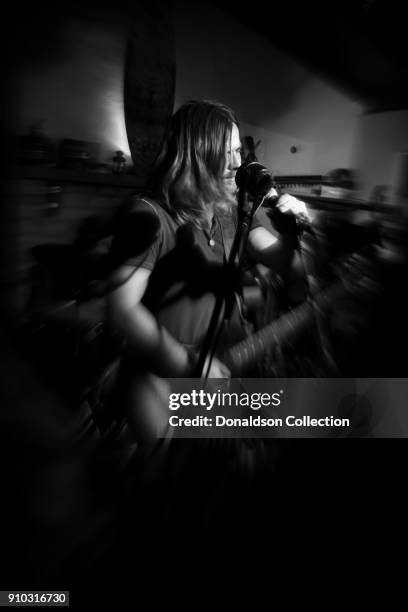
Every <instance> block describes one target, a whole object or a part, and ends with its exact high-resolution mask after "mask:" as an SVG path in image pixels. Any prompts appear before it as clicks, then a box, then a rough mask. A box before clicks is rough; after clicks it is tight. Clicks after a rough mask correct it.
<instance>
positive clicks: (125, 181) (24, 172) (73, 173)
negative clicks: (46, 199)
mask: <svg viewBox="0 0 408 612" xmlns="http://www.w3.org/2000/svg"><path fill="white" fill-rule="evenodd" d="M9 177H10V178H14V179H22V180H39V181H47V182H49V183H79V184H88V185H106V186H110V187H124V188H131V187H134V188H137V189H142V188H143V186H144V183H145V178H144V177H141V176H138V175H136V174H120V175H119V174H111V173H108V172H96V171H91V170H86V169H84V170H75V169H71V168H56V167H50V166H26V165H21V166H14V167H13V168H12V169H11V170H10V173H9Z"/></svg>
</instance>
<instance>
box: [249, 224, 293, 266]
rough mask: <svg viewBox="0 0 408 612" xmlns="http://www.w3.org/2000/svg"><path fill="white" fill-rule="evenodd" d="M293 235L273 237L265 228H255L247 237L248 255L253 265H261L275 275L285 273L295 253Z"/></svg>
mask: <svg viewBox="0 0 408 612" xmlns="http://www.w3.org/2000/svg"><path fill="white" fill-rule="evenodd" d="M295 246H296V238H295V236H294V235H293V234H290V233H287V234H279V235H275V234H273V233H272V232H270V231H268V230H267V229H266V228H265V227H256V228H255V229H253V230H251V231H250V233H249V236H248V247H247V248H248V253H249V255H250V257H251V258H252V259H253V260H254V261H255V263H260V264H263V265H264V266H267V267H268V268H271V269H272V270H274V272H276V273H280V272H283V271H285V270H286V269H287V268H288V267H289V265H290V263H291V261H292V259H293V255H294V252H295Z"/></svg>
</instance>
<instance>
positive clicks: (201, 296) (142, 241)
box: [111, 197, 260, 347]
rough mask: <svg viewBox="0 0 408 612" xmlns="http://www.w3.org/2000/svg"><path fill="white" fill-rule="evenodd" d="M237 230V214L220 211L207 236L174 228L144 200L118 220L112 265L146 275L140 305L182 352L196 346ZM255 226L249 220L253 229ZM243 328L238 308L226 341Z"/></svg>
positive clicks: (159, 208)
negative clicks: (185, 347)
mask: <svg viewBox="0 0 408 612" xmlns="http://www.w3.org/2000/svg"><path fill="white" fill-rule="evenodd" d="M236 225H237V211H236V210H234V211H233V212H232V213H231V214H228V213H225V212H222V211H220V212H218V213H217V214H216V216H215V219H214V223H213V227H212V230H211V232H204V231H203V230H200V229H198V228H197V227H195V226H194V225H193V224H192V223H185V224H182V225H181V224H178V223H177V222H176V221H175V220H174V218H173V217H172V216H171V215H170V214H169V213H168V212H167V211H166V210H165V209H164V208H163V207H162V206H160V205H159V204H158V203H157V202H155V201H154V200H152V199H151V198H144V197H143V198H139V197H138V198H134V199H133V201H132V202H131V203H130V204H128V205H126V206H125V207H123V208H122V209H121V211H120V212H119V214H118V216H117V220H116V225H115V234H114V239H113V243H112V249H111V258H112V262H113V265H114V266H119V265H121V264H126V265H131V266H134V268H135V269H137V268H140V267H141V268H146V269H148V270H151V272H152V273H151V276H150V279H149V283H148V287H147V290H146V293H145V295H144V297H143V304H144V305H145V306H146V307H147V308H148V309H149V310H150V311H151V312H152V313H153V314H154V315H155V317H156V318H157V320H158V322H159V323H160V324H161V325H164V326H165V327H166V328H167V330H168V331H169V332H170V333H171V334H172V335H173V336H174V337H175V338H176V339H177V340H178V341H179V342H181V343H182V344H184V345H185V346H188V347H197V346H199V345H200V343H201V342H202V340H203V338H204V336H205V333H206V331H207V328H208V325H209V322H210V319H211V315H212V312H213V308H214V304H215V296H216V295H217V292H218V291H220V290H222V289H225V285H226V283H227V279H226V276H225V265H226V260H227V257H228V254H229V251H230V249H231V246H232V242H233V239H234V235H235V231H236ZM259 225H260V223H259V222H258V221H256V220H254V222H253V225H252V229H254V227H257V226H259ZM210 240H211V241H214V244H212V243H211V244H210ZM237 303H238V302H237ZM243 325H244V321H243V319H242V317H241V316H240V309H239V307H237V308H234V312H233V316H232V317H231V324H230V330H229V333H230V334H231V336H232V335H233V336H234V337H235V338H238V337H239V335H242V329H243ZM240 332H241V333H240Z"/></svg>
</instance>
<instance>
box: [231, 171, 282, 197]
mask: <svg viewBox="0 0 408 612" xmlns="http://www.w3.org/2000/svg"><path fill="white" fill-rule="evenodd" d="M235 182H236V184H237V187H238V188H239V189H242V190H243V191H247V192H248V194H249V195H250V196H251V197H252V198H254V199H257V198H264V197H265V196H266V195H267V194H268V193H269V192H270V190H271V189H272V188H275V183H274V180H273V176H272V173H271V172H270V171H269V170H268V169H267V168H265V166H262V164H260V163H258V162H250V163H249V164H245V163H244V164H242V166H240V167H239V168H238V170H237V172H236V175H235Z"/></svg>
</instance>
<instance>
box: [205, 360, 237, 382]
mask: <svg viewBox="0 0 408 612" xmlns="http://www.w3.org/2000/svg"><path fill="white" fill-rule="evenodd" d="M206 368H207V366H206ZM206 368H205V371H207V369H206ZM230 377H231V372H230V371H229V369H228V368H227V366H226V365H225V364H224V363H222V361H220V360H219V359H217V357H213V360H212V362H211V366H210V371H209V373H208V378H230Z"/></svg>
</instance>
